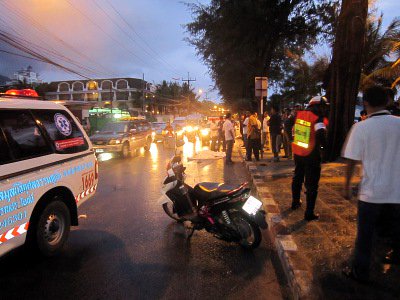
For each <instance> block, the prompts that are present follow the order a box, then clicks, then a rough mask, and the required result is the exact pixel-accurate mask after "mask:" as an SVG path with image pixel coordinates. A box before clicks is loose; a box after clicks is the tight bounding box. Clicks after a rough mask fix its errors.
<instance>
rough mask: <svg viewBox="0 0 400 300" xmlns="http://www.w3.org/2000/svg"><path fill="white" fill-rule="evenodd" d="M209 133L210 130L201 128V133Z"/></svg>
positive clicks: (205, 134)
mask: <svg viewBox="0 0 400 300" xmlns="http://www.w3.org/2000/svg"><path fill="white" fill-rule="evenodd" d="M209 134H210V130H209V129H202V130H201V135H204V136H207V135H209Z"/></svg>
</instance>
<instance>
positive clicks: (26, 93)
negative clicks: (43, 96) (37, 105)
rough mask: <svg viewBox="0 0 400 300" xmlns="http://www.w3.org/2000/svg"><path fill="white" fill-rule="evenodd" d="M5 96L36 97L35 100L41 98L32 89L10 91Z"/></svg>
mask: <svg viewBox="0 0 400 300" xmlns="http://www.w3.org/2000/svg"><path fill="white" fill-rule="evenodd" d="M5 94H6V95H9V96H21V97H34V98H38V97H39V95H38V93H37V92H36V91H35V90H32V89H23V90H8V91H6V92H5Z"/></svg>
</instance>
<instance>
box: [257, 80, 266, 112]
mask: <svg viewBox="0 0 400 300" xmlns="http://www.w3.org/2000/svg"><path fill="white" fill-rule="evenodd" d="M254 90H255V95H256V97H260V115H261V116H262V115H263V114H264V100H263V99H264V97H267V92H268V77H255V81H254Z"/></svg>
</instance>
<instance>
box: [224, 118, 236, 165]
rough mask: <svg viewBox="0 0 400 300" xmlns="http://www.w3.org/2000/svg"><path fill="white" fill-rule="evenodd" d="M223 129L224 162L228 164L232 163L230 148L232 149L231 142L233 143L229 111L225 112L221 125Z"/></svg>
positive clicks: (232, 127)
mask: <svg viewBox="0 0 400 300" xmlns="http://www.w3.org/2000/svg"><path fill="white" fill-rule="evenodd" d="M223 131H224V135H225V143H226V158H225V163H226V164H228V165H229V164H233V161H232V150H233V144H234V143H235V127H234V126H233V124H232V121H231V114H230V113H227V114H226V117H225V122H224V125H223Z"/></svg>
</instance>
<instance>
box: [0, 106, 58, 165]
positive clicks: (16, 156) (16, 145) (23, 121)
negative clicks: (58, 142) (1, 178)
mask: <svg viewBox="0 0 400 300" xmlns="http://www.w3.org/2000/svg"><path fill="white" fill-rule="evenodd" d="M0 127H1V129H2V131H3V133H4V136H3V137H4V141H5V142H6V144H7V145H8V147H9V148H10V150H11V151H10V155H12V160H13V161H18V160H24V159H29V158H34V157H38V156H42V155H46V154H50V153H51V152H52V150H51V148H50V146H49V145H48V144H47V143H46V140H45V139H44V137H43V135H42V133H41V131H40V129H39V127H38V126H37V125H36V122H35V120H34V119H33V117H32V115H31V114H30V112H29V111H27V110H7V111H0ZM6 149H7V148H6Z"/></svg>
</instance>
